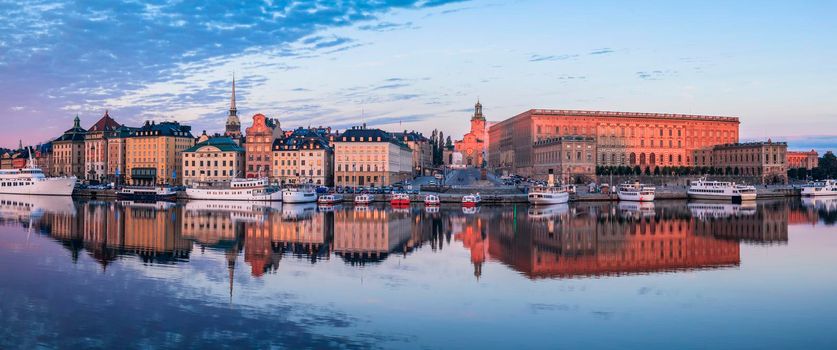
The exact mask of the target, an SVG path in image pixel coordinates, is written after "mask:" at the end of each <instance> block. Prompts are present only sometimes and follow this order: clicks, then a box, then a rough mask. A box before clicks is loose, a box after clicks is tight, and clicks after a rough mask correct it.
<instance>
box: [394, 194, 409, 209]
mask: <svg viewBox="0 0 837 350" xmlns="http://www.w3.org/2000/svg"><path fill="white" fill-rule="evenodd" d="M389 203H390V204H391V205H394V206H407V205H410V195H408V194H406V193H393V194H392V198H390V200H389Z"/></svg>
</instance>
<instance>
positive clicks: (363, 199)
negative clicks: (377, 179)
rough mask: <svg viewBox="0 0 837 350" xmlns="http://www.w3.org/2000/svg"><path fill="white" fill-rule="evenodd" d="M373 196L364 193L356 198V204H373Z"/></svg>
mask: <svg viewBox="0 0 837 350" xmlns="http://www.w3.org/2000/svg"><path fill="white" fill-rule="evenodd" d="M372 200H373V198H372V195H371V194H368V193H362V194H359V195H356V196H355V200H354V202H355V204H369V203H372Z"/></svg>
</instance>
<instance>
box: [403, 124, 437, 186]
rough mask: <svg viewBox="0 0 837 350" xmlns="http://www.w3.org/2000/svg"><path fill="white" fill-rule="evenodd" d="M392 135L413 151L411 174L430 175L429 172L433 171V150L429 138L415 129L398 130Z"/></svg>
mask: <svg viewBox="0 0 837 350" xmlns="http://www.w3.org/2000/svg"><path fill="white" fill-rule="evenodd" d="M394 135H395V137H396V138H398V139H400V140H401V142H404V143H405V144H406V145H407V147H410V150H411V151H412V152H413V176H425V175H432V174H431V173H430V172H431V171H433V150H432V149H431V147H430V140H428V139H427V138H426V137H424V135H422V134H421V133H417V132H415V131H410V132H407V131H404V132H398V133H395V134H394Z"/></svg>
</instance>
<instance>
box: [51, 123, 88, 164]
mask: <svg viewBox="0 0 837 350" xmlns="http://www.w3.org/2000/svg"><path fill="white" fill-rule="evenodd" d="M86 134H87V130H84V129H83V128H82V127H81V120H79V118H78V116H76V118H75V119H73V127H72V128H70V129H69V130H67V131H65V132H64V134H63V135H61V137H59V138H57V139H56V140H54V141H52V169H53V172H54V173H55V175H57V176H75V177H77V178H79V179H84V137H85V135H86Z"/></svg>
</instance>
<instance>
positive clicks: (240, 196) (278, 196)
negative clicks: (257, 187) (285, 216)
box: [186, 188, 282, 202]
mask: <svg viewBox="0 0 837 350" xmlns="http://www.w3.org/2000/svg"><path fill="white" fill-rule="evenodd" d="M186 197H188V198H189V199H198V200H225V201H248V202H252V201H260V202H279V201H282V192H271V193H255V194H254V193H253V191H252V190H237V191H231V190H226V189H225V190H211V189H200V188H187V189H186Z"/></svg>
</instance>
